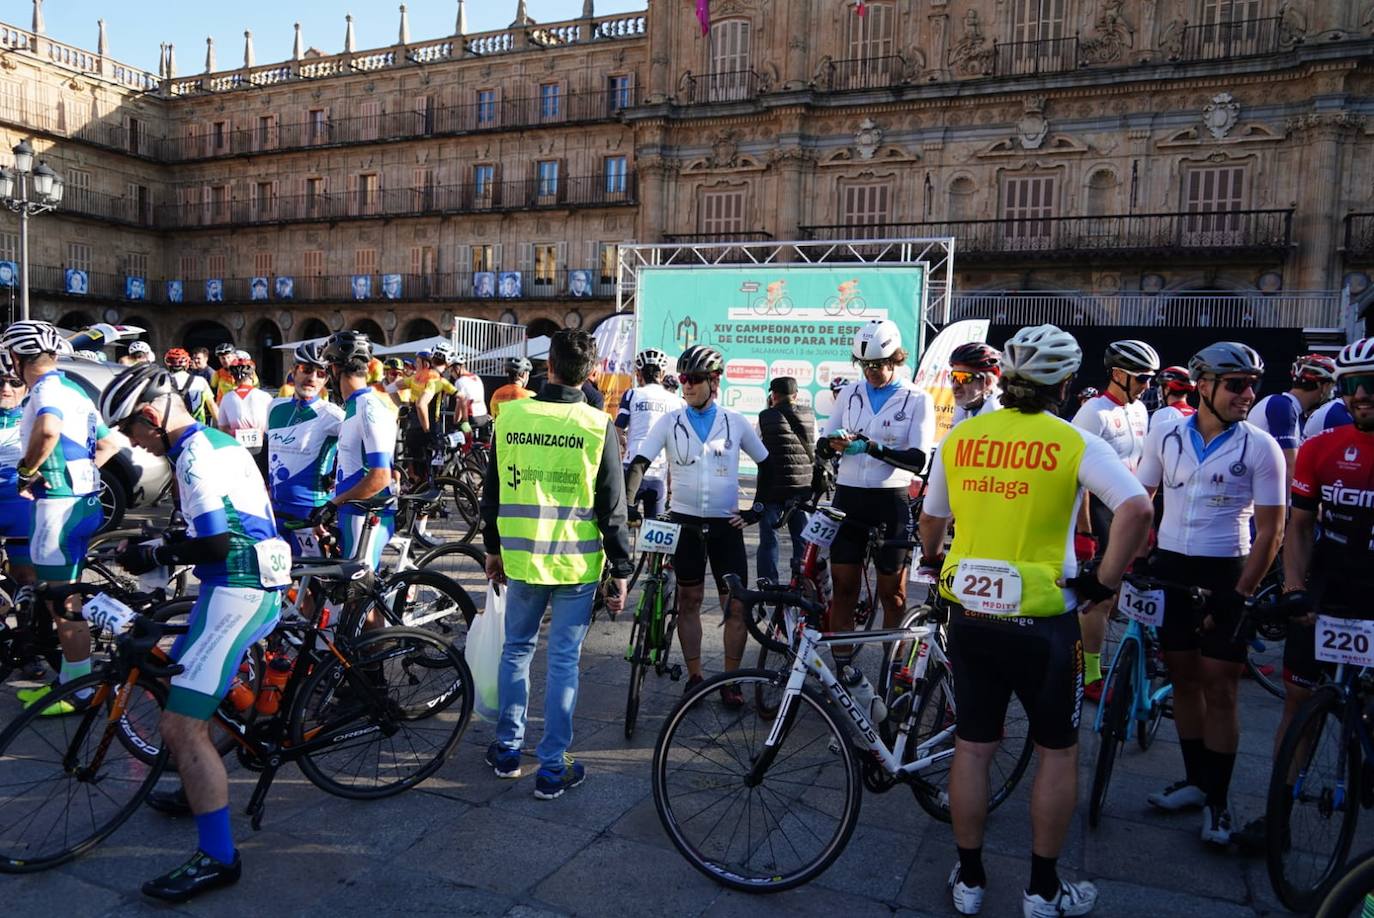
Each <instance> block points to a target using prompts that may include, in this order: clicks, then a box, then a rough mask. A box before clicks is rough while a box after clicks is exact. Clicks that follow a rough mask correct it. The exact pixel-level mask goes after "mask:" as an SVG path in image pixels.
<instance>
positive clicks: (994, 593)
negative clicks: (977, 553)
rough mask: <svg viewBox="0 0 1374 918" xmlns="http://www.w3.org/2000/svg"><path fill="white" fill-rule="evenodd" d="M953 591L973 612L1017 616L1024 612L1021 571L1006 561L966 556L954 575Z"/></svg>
mask: <svg viewBox="0 0 1374 918" xmlns="http://www.w3.org/2000/svg"><path fill="white" fill-rule="evenodd" d="M952 590H953V592H954V595H955V596H957V597H959V603H960V604H961V605H962V606H963V607H964V608H965V609H967V610H968V611H970V612H981V613H983V614H984V615H1016V614H1017V613H1019V612H1020V611H1021V573H1020V572H1019V571H1018V570H1017V569H1016V568H1015V567H1014V566H1013V565H1012V564H1010V563H1009V562H1006V561H991V560H986V559H983V558H964V559H963V560H961V561H960V562H959V569H958V570H957V571H956V572H955V574H954V586H953V587H952Z"/></svg>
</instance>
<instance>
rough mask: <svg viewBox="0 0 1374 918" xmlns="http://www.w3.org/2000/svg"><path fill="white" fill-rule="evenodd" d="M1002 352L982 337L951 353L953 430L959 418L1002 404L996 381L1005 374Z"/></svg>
mask: <svg viewBox="0 0 1374 918" xmlns="http://www.w3.org/2000/svg"><path fill="white" fill-rule="evenodd" d="M1001 368H1002V355H1001V353H1000V352H998V350H997V348H995V347H993V346H992V345H990V344H986V343H984V342H982V341H971V342H969V343H968V344H961V345H959V346H958V347H956V348H955V349H954V353H952V354H950V355H949V378H950V387H951V388H952V389H953V391H954V420H953V421H952V422H950V425H949V426H950V429H951V430H953V429H954V428H955V427H956V426H957V425H958V424H959V422H960V421H964V420H967V419H968V418H976V417H978V416H979V415H980V414H987V413H988V412H990V411H996V410H997V409H998V408H1001V407H1002V403H1001V401H1000V399H999V398H998V391H997V382H998V380H999V379H1001V376H1002V369H1001Z"/></svg>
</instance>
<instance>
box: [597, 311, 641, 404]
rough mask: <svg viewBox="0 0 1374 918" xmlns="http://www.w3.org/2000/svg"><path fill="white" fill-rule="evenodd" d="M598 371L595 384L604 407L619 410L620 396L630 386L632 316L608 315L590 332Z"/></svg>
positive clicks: (631, 377)
mask: <svg viewBox="0 0 1374 918" xmlns="http://www.w3.org/2000/svg"><path fill="white" fill-rule="evenodd" d="M592 337H593V338H595V339H596V355H597V357H598V358H599V366H600V367H601V375H600V376H599V377H598V378H597V380H596V387H597V388H598V389H600V390H601V394H602V395H603V396H604V397H605V399H606V411H607V412H608V413H609V414H612V415H614V414H615V413H616V412H617V411H619V410H620V397H621V396H622V395H624V394H625V392H626V390H628V389H630V388H632V387H633V386H634V371H635V317H634V316H633V315H630V314H629V313H622V314H621V315H616V316H611V317H610V318H609V319H607V320H606V321H604V322H602V323H601V324H600V325H598V326H597V327H596V331H594V332H592Z"/></svg>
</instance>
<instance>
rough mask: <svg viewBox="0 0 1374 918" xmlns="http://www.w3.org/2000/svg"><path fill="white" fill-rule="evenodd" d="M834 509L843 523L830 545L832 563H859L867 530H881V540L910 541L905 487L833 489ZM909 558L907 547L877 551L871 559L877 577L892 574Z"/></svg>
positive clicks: (907, 500) (909, 503) (908, 511)
mask: <svg viewBox="0 0 1374 918" xmlns="http://www.w3.org/2000/svg"><path fill="white" fill-rule="evenodd" d="M834 507H835V509H836V510H842V511H844V522H843V523H841V524H840V531H839V532H838V533H837V534H836V536H835V541H834V542H833V543H832V544H831V546H830V562H831V563H832V564H863V563H864V553H865V552H866V551H867V550H868V531H869V530H870V529H873V528H881V529H882V530H883V538H884V539H892V540H909V539H910V538H911V498H910V497H909V496H908V495H907V489H906V488H857V487H854V486H853V485H840V486H839V487H837V488H835V503H834ZM910 557H911V550H910V549H908V548H881V549H879V550H878V553H877V554H876V555H874V557H873V566H874V567H875V568H877V569H878V573H880V574H895V573H897V572H898V571H900V570H901V569H902V568H904V567H906V565H907V561H908V560H909V559H910Z"/></svg>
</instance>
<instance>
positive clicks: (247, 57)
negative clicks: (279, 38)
mask: <svg viewBox="0 0 1374 918" xmlns="http://www.w3.org/2000/svg"><path fill="white" fill-rule="evenodd" d="M254 63H255V62H254V59H253V33H252V32H250V31H249V30H247V29H244V30H243V66H244V69H249V68H251V67H253V66H254Z"/></svg>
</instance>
